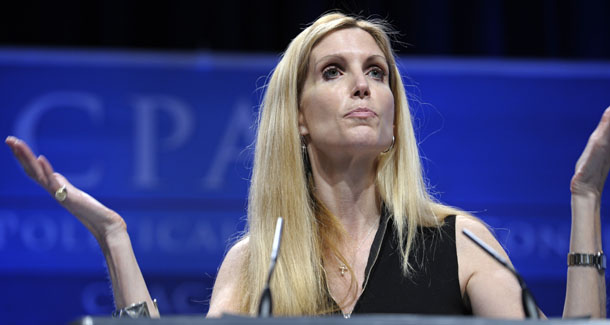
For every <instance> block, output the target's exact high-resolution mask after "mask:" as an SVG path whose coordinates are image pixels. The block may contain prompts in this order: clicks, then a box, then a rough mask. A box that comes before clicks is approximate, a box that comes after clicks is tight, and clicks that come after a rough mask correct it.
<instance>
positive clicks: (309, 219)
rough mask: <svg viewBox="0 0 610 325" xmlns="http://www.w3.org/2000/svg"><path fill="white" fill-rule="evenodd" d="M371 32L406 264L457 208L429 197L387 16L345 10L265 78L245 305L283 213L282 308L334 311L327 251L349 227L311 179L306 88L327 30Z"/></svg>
mask: <svg viewBox="0 0 610 325" xmlns="http://www.w3.org/2000/svg"><path fill="white" fill-rule="evenodd" d="M354 27H355V28H361V29H363V30H365V31H367V32H368V33H369V34H371V36H372V37H373V38H374V39H375V41H376V42H377V45H378V46H379V48H380V49H381V50H382V51H383V53H384V55H385V57H386V59H387V62H388V65H389V67H390V87H391V90H392V93H393V94H394V102H395V110H394V112H395V116H394V125H395V129H394V137H395V144H394V147H393V148H392V150H391V151H390V152H388V153H386V154H383V155H381V156H380V158H379V161H378V164H377V189H378V192H379V195H380V199H381V200H382V201H383V202H384V203H385V206H386V207H387V209H388V211H389V212H390V215H391V216H392V218H391V220H392V222H393V223H394V225H395V229H396V235H397V238H398V239H399V241H400V245H399V247H400V254H401V260H402V271H403V273H404V274H405V275H406V276H407V275H408V273H409V271H410V268H411V266H410V264H409V262H408V256H409V253H410V252H411V250H412V247H413V243H414V238H415V236H416V231H415V229H417V226H418V225H424V226H434V225H438V224H439V221H440V220H441V219H442V218H443V217H444V216H445V215H447V214H450V213H455V212H456V211H457V210H454V209H453V208H450V207H446V206H443V205H440V204H438V203H436V202H435V201H434V200H433V199H432V198H431V197H430V195H429V194H428V192H427V189H426V185H425V182H424V180H423V177H422V171H421V166H420V161H419V153H418V148H417V142H416V139H415V135H414V131H413V127H412V124H411V116H410V112H409V107H408V103H407V98H406V94H405V90H404V86H403V83H402V80H401V76H400V73H399V71H398V69H397V67H396V62H395V58H394V53H393V51H392V48H391V42H390V39H389V36H388V29H387V28H386V25H385V24H384V23H383V22H380V21H370V20H363V19H358V18H354V17H349V16H346V15H343V14H340V13H330V14H326V15H324V16H322V17H320V18H319V19H318V20H316V21H315V22H314V23H313V24H312V25H310V26H309V27H307V28H306V29H305V30H303V31H302V32H301V33H300V34H299V35H298V36H297V37H296V38H295V39H293V40H292V42H291V43H290V45H289V46H288V48H287V50H286V52H284V54H283V56H282V59H281V61H280V62H279V63H278V65H277V67H276V68H275V70H274V72H273V74H272V76H271V79H270V80H269V83H268V85H267V89H266V93H265V97H264V99H263V104H262V107H261V110H260V112H259V117H258V133H257V138H256V147H255V155H254V166H253V173H252V181H251V185H250V192H249V198H248V200H249V201H248V228H247V232H246V234H245V238H247V239H248V244H247V248H246V250H247V253H246V254H245V256H246V257H245V260H244V263H243V268H242V276H243V282H242V283H241V284H240V288H239V290H237V292H236V297H234V298H235V299H238V301H240V306H241V311H242V312H243V313H246V314H255V313H256V311H257V306H258V302H259V295H260V293H261V291H262V289H263V286H264V284H265V280H266V275H267V272H268V263H269V258H270V251H271V244H272V239H273V238H272V237H273V232H274V227H275V221H276V219H277V218H278V217H279V216H281V217H283V218H284V220H285V221H284V234H283V237H284V238H283V240H282V248H281V252H280V257H279V260H278V264H277V266H276V270H275V273H274V276H273V279H272V281H271V288H272V292H273V301H274V306H273V312H274V314H275V315H318V314H322V313H327V312H329V311H331V310H332V308H333V303H332V300H331V298H330V295H329V293H328V289H327V285H326V279H325V273H324V265H323V252H324V251H325V250H326V249H330V250H331V251H334V253H336V254H337V256H341V255H340V253H339V252H337V251H336V250H335V248H334V246H333V242H334V239H335V238H337V237H338V236H340V234H341V233H342V227H341V224H340V223H339V222H338V221H337V219H336V217H334V216H333V215H332V214H331V213H330V212H329V211H328V210H327V209H325V208H324V206H323V205H322V204H321V203H320V202H319V200H317V199H316V197H315V193H313V189H312V181H311V179H309V177H308V176H307V172H306V168H307V166H306V164H305V163H304V159H303V154H302V149H301V137H300V135H299V132H298V127H297V126H298V111H299V94H300V91H301V89H302V87H303V84H304V82H305V78H306V75H307V69H308V66H307V65H308V61H309V55H310V53H311V50H312V48H313V47H314V46H315V45H316V44H317V43H318V42H319V41H320V40H321V39H322V38H323V37H324V36H326V35H328V34H329V33H331V32H333V31H336V30H339V29H344V28H354Z"/></svg>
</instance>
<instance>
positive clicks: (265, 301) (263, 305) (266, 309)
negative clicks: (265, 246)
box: [258, 217, 284, 318]
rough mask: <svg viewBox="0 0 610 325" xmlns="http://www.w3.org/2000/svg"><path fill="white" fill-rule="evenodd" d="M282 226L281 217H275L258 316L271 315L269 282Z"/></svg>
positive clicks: (275, 260)
mask: <svg viewBox="0 0 610 325" xmlns="http://www.w3.org/2000/svg"><path fill="white" fill-rule="evenodd" d="M283 227H284V219H282V217H279V218H277V222H276V224H275V235H274V236H273V245H272V246H271V261H270V262H269V274H268V276H267V283H266V284H265V288H264V289H263V293H262V294H261V299H260V302H259V305H258V317H264V318H266V317H271V316H273V312H272V310H273V302H272V299H271V289H270V288H269V284H270V283H271V276H272V275H273V271H274V270H275V264H276V262H277V257H278V254H279V252H280V243H281V240H282V228H283Z"/></svg>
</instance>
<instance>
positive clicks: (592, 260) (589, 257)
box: [568, 252, 606, 271]
mask: <svg viewBox="0 0 610 325" xmlns="http://www.w3.org/2000/svg"><path fill="white" fill-rule="evenodd" d="M568 266H594V267H596V268H597V269H598V270H600V271H604V270H606V255H605V254H604V252H597V254H583V253H570V254H568Z"/></svg>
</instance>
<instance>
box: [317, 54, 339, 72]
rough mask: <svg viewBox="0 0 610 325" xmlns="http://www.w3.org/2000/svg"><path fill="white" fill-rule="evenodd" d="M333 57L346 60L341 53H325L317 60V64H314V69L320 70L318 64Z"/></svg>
mask: <svg viewBox="0 0 610 325" xmlns="http://www.w3.org/2000/svg"><path fill="white" fill-rule="evenodd" d="M332 59H335V60H340V61H345V57H344V56H343V55H341V54H329V55H325V56H323V57H321V58H319V59H318V60H316V62H315V64H314V70H318V65H319V64H320V63H322V62H326V61H330V60H332Z"/></svg>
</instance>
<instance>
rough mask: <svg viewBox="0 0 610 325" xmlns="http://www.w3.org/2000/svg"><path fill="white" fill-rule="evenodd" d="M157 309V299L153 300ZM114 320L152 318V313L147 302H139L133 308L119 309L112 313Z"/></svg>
mask: <svg viewBox="0 0 610 325" xmlns="http://www.w3.org/2000/svg"><path fill="white" fill-rule="evenodd" d="M153 303H154V304H155V308H157V299H154V300H153ZM112 317H114V318H140V317H143V318H150V311H149V310H148V304H147V303H146V301H141V302H137V303H135V304H133V305H131V306H127V307H125V308H121V309H117V310H115V311H114V312H112Z"/></svg>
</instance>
